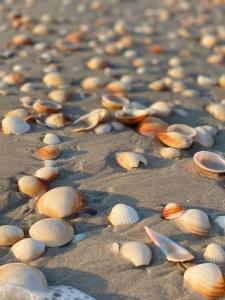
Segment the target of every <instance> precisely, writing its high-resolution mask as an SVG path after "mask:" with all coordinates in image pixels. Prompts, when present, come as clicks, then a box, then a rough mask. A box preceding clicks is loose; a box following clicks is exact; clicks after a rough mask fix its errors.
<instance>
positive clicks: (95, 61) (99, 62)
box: [86, 57, 109, 70]
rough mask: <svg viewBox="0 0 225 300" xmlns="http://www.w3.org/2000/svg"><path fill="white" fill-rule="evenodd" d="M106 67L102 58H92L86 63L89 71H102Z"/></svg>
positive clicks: (105, 62) (106, 64)
mask: <svg viewBox="0 0 225 300" xmlns="http://www.w3.org/2000/svg"><path fill="white" fill-rule="evenodd" d="M108 66H109V64H108V62H107V61H106V60H104V59H103V58H102V57H93V58H91V59H90V60H88V61H87V62H86V67H87V68H88V69H90V70H102V69H105V68H106V67H108Z"/></svg>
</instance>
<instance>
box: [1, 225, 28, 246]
mask: <svg viewBox="0 0 225 300" xmlns="http://www.w3.org/2000/svg"><path fill="white" fill-rule="evenodd" d="M23 238H24V233H23V230H22V229H20V228H19V227H17V226H14V225H2V226H0V246H11V245H13V244H15V243H16V242H18V241H19V240H21V239H23Z"/></svg>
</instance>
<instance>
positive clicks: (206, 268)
mask: <svg viewBox="0 0 225 300" xmlns="http://www.w3.org/2000/svg"><path fill="white" fill-rule="evenodd" d="M184 285H185V286H186V287H188V288H191V289H192V290H194V291H195V292H197V293H199V294H200V295H203V296H205V297H209V298H217V297H219V296H222V295H223V294H224V291H225V283H224V278H223V274H222V272H221V270H220V268H219V267H218V266H217V265H216V264H213V263H204V264H200V265H196V266H192V267H190V268H189V269H187V270H186V271H185V273H184Z"/></svg>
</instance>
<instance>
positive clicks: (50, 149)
mask: <svg viewBox="0 0 225 300" xmlns="http://www.w3.org/2000/svg"><path fill="white" fill-rule="evenodd" d="M60 154H61V152H60V150H59V148H57V146H55V145H47V146H43V147H41V148H39V149H37V156H38V158H40V159H41V160H48V159H56V158H57V157H59V156H60Z"/></svg>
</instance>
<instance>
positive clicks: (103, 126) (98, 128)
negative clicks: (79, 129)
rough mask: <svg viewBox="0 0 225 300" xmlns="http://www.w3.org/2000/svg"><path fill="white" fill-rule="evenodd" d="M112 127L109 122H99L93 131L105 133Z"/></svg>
mask: <svg viewBox="0 0 225 300" xmlns="http://www.w3.org/2000/svg"><path fill="white" fill-rule="evenodd" d="M111 129H112V126H111V124H100V125H98V126H96V127H95V129H94V132H95V133H96V134H106V133H109V132H110V131H111Z"/></svg>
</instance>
